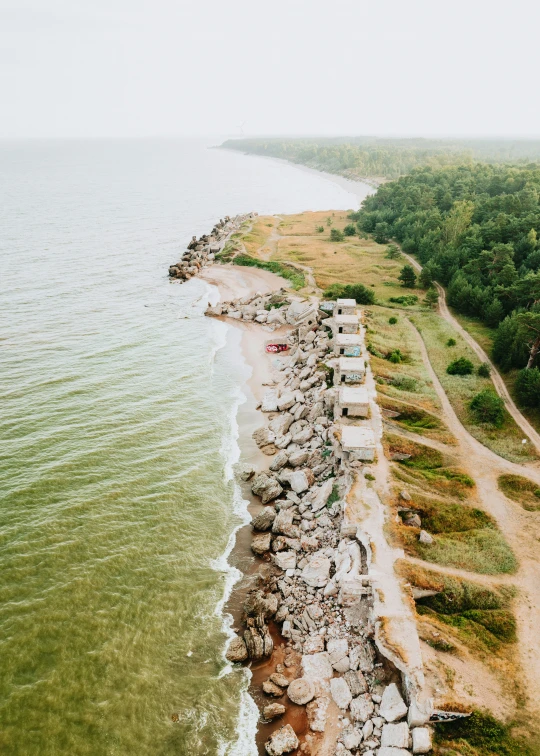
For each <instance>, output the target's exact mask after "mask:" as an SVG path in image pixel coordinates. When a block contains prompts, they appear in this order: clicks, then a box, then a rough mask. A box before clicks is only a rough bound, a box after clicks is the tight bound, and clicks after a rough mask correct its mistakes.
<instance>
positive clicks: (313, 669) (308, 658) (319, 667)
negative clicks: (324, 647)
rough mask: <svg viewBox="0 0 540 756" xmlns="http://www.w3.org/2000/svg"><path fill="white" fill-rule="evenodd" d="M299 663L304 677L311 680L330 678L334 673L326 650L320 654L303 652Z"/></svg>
mask: <svg viewBox="0 0 540 756" xmlns="http://www.w3.org/2000/svg"><path fill="white" fill-rule="evenodd" d="M301 664H302V672H303V675H304V677H305V678H307V679H308V680H311V681H312V682H318V681H319V680H323V681H324V680H330V678H331V677H332V675H333V674H334V670H333V669H332V665H331V664H330V660H329V658H328V654H327V653H326V651H323V652H321V653H320V654H304V655H303V656H302V662H301Z"/></svg>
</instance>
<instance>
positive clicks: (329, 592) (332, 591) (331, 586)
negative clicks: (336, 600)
mask: <svg viewBox="0 0 540 756" xmlns="http://www.w3.org/2000/svg"><path fill="white" fill-rule="evenodd" d="M337 593H338V587H337V585H336V584H335V582H334V581H333V580H329V581H328V583H327V584H326V586H325V588H324V591H323V596H337Z"/></svg>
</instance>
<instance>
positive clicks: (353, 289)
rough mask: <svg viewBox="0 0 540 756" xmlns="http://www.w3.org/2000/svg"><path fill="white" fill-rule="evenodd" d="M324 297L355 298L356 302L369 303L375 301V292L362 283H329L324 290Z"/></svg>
mask: <svg viewBox="0 0 540 756" xmlns="http://www.w3.org/2000/svg"><path fill="white" fill-rule="evenodd" d="M323 296H324V298H325V299H355V300H356V302H357V304H361V305H369V304H374V303H375V292H373V291H370V290H369V289H368V288H367V287H366V286H364V284H361V283H357V284H339V283H334V284H331V285H330V286H329V287H328V288H327V289H325V290H324V292H323Z"/></svg>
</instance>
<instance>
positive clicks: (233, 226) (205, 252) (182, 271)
mask: <svg viewBox="0 0 540 756" xmlns="http://www.w3.org/2000/svg"><path fill="white" fill-rule="evenodd" d="M255 215H256V213H248V214H246V215H237V216H235V217H234V218H229V216H228V215H226V216H225V218H223V219H220V220H219V223H216V225H215V226H214V228H213V229H212V231H211V232H210V234H203V236H201V237H200V238H199V239H197V237H196V236H194V237H193V238H192V240H191V241H190V243H189V244H188V247H187V250H186V251H185V252H184V254H183V255H182V259H181V260H180V262H177V263H176V264H175V265H171V266H170V267H169V276H170V277H171V278H179V279H180V280H181V281H189V279H190V278H192V276H194V275H196V274H197V273H198V272H199V270H200V269H201V268H203V267H204V266H205V265H212V264H213V262H214V260H215V258H216V255H217V254H219V252H221V250H222V249H223V247H224V246H225V244H226V243H227V241H228V240H229V239H230V237H231V235H232V234H234V233H235V232H236V231H239V230H240V226H241V225H242V223H244V221H246V220H249V219H251V218H253V217H254V216H255Z"/></svg>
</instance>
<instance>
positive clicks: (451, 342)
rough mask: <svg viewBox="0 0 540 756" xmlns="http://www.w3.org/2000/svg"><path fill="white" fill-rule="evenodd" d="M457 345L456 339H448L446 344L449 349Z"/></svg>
mask: <svg viewBox="0 0 540 756" xmlns="http://www.w3.org/2000/svg"><path fill="white" fill-rule="evenodd" d="M455 345H456V340H455V339H448V341H447V342H446V346H447V347H453V346H455Z"/></svg>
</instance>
